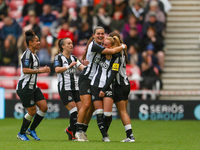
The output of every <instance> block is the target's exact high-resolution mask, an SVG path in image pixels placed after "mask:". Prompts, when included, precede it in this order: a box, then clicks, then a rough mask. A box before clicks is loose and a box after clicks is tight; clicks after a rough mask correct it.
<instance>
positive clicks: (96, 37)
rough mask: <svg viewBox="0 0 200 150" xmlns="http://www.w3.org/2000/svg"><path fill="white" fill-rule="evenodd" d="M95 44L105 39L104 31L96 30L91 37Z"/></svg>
mask: <svg viewBox="0 0 200 150" xmlns="http://www.w3.org/2000/svg"><path fill="white" fill-rule="evenodd" d="M93 37H94V40H95V42H97V43H98V44H101V43H102V42H103V40H104V37H105V31H104V29H96V32H95V33H94V35H93Z"/></svg>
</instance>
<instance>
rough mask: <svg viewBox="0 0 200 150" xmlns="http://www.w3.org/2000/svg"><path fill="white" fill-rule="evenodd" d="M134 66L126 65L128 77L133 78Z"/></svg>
mask: <svg viewBox="0 0 200 150" xmlns="http://www.w3.org/2000/svg"><path fill="white" fill-rule="evenodd" d="M131 69H132V66H131V65H126V75H127V76H131V75H132V71H131Z"/></svg>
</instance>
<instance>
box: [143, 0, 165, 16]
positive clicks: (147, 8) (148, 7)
mask: <svg viewBox="0 0 200 150" xmlns="http://www.w3.org/2000/svg"><path fill="white" fill-rule="evenodd" d="M152 1H155V2H157V3H158V8H159V9H160V10H161V11H162V12H163V13H164V12H165V11H164V9H165V8H164V4H163V3H162V1H161V0H149V2H148V3H147V5H146V8H145V14H146V13H147V12H148V11H149V9H150V3H151V2H152Z"/></svg>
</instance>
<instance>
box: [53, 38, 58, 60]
mask: <svg viewBox="0 0 200 150" xmlns="http://www.w3.org/2000/svg"><path fill="white" fill-rule="evenodd" d="M58 41H59V39H57V40H56V41H55V42H54V45H53V46H52V47H51V63H54V58H55V56H56V55H57V54H58V53H59V46H58Z"/></svg>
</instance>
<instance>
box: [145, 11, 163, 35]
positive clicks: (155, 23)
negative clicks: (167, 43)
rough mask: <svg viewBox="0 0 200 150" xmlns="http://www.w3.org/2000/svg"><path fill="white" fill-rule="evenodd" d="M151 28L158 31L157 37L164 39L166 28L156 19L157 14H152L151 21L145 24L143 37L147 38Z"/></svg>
mask: <svg viewBox="0 0 200 150" xmlns="http://www.w3.org/2000/svg"><path fill="white" fill-rule="evenodd" d="M149 27H153V28H154V29H156V35H158V36H160V37H163V32H164V31H163V30H164V26H163V23H162V22H160V21H158V20H157V19H156V14H155V12H151V14H150V15H149V21H147V22H145V23H144V24H143V36H147V30H148V28H149Z"/></svg>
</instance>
